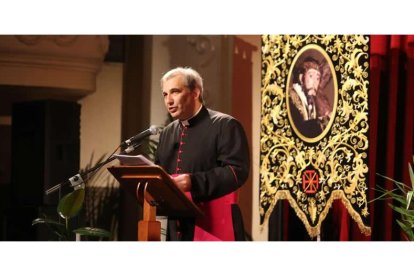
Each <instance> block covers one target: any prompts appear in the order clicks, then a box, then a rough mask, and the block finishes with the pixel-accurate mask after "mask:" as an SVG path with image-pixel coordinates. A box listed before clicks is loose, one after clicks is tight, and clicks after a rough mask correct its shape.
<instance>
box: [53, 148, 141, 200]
mask: <svg viewBox="0 0 414 276" xmlns="http://www.w3.org/2000/svg"><path fill="white" fill-rule="evenodd" d="M139 146H141V144H138V143H136V144H133V145H130V146H129V147H128V148H126V149H125V150H123V151H122V152H121V154H127V153H130V152H132V151H133V150H135V149H136V148H138V147H139ZM115 159H116V156H114V155H113V154H112V155H111V156H110V157H108V158H107V159H106V160H105V161H102V162H100V163H98V164H96V165H95V166H94V167H92V168H90V169H89V170H87V171H85V172H82V173H78V174H75V175H74V176H72V177H70V178H69V179H68V180H66V181H63V182H61V183H59V184H57V185H55V186H53V187H52V188H50V189H48V190H46V191H45V194H46V195H49V194H51V193H53V192H55V191H56V190H60V189H61V188H62V187H65V186H67V185H70V187H73V189H74V190H77V189H79V188H81V187H82V185H83V184H85V182H84V179H88V178H87V177H88V175H89V174H90V173H92V172H94V171H96V170H98V169H99V168H101V167H102V166H104V165H106V164H108V163H109V162H111V161H113V160H115Z"/></svg>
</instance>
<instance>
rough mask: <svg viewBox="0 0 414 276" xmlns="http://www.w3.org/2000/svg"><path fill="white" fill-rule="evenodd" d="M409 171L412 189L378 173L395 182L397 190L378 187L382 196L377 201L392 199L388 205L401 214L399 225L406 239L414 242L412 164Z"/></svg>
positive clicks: (413, 175)
mask: <svg viewBox="0 0 414 276" xmlns="http://www.w3.org/2000/svg"><path fill="white" fill-rule="evenodd" d="M413 163H414V156H413ZM408 171H409V174H410V180H411V187H410V186H408V185H406V184H404V183H402V182H399V181H396V180H394V179H392V178H390V177H387V176H384V175H381V174H379V173H377V175H379V176H381V177H383V178H385V179H387V180H390V181H392V182H394V183H395V185H396V188H395V189H393V190H391V191H389V190H387V189H385V188H383V187H378V188H377V190H378V191H380V192H381V193H382V195H381V196H380V197H378V198H376V199H383V200H384V199H392V202H391V203H389V204H388V205H389V206H390V207H391V208H392V209H393V210H394V211H395V212H397V213H398V214H400V219H397V223H398V225H399V226H400V227H401V229H402V230H403V232H404V234H405V237H406V239H407V240H410V241H414V206H413V205H414V204H412V202H411V199H412V197H413V192H414V173H413V168H412V166H411V164H408Z"/></svg>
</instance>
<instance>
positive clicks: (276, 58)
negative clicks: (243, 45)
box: [260, 35, 371, 237]
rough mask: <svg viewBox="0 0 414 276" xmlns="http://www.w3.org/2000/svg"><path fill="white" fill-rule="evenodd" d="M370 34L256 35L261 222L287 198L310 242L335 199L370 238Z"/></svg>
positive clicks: (318, 230)
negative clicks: (259, 46) (259, 51)
mask: <svg viewBox="0 0 414 276" xmlns="http://www.w3.org/2000/svg"><path fill="white" fill-rule="evenodd" d="M368 77H369V36H364V35H292V36H290V35H264V36H262V91H261V93H262V109H261V140H260V146H261V148H260V220H261V221H260V222H261V224H263V223H264V221H265V220H268V218H269V216H270V214H271V212H272V211H273V208H274V206H275V205H276V202H277V201H278V200H279V199H287V200H288V201H289V203H290V205H291V207H292V208H293V209H294V210H295V212H296V214H297V215H298V217H299V218H300V219H301V221H302V222H303V223H304V225H305V227H306V229H307V231H308V234H309V235H310V236H311V237H316V236H317V235H318V234H320V228H321V224H322V222H323V220H324V219H325V217H326V215H327V213H328V211H329V208H330V207H331V205H332V202H333V200H335V199H341V200H342V202H343V204H344V206H345V207H346V208H347V210H348V212H349V214H350V215H351V217H352V218H353V219H354V220H355V221H356V222H357V223H358V226H359V228H360V230H361V232H363V233H365V234H366V235H370V233H371V228H370V227H369V226H367V225H368V202H367V195H366V193H365V192H366V190H367V185H366V183H367V179H366V177H367V173H368V165H367V155H368V152H367V151H368V138H367V136H368V85H369V79H368Z"/></svg>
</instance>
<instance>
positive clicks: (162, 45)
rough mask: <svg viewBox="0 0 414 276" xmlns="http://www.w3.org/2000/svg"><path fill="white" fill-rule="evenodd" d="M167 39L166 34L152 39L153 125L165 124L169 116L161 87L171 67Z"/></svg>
mask: <svg viewBox="0 0 414 276" xmlns="http://www.w3.org/2000/svg"><path fill="white" fill-rule="evenodd" d="M167 39H168V36H166V35H155V36H153V40H152V47H153V48H152V72H151V76H152V78H151V111H150V112H151V114H150V122H151V125H164V123H165V120H166V119H167V116H168V114H167V111H166V109H165V107H164V103H163V99H162V93H161V87H160V79H161V76H162V75H163V74H164V73H165V72H167V71H168V70H169V69H170V67H169V61H170V57H169V53H168V49H167V47H166V41H167Z"/></svg>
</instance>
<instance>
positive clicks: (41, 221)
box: [32, 218, 68, 240]
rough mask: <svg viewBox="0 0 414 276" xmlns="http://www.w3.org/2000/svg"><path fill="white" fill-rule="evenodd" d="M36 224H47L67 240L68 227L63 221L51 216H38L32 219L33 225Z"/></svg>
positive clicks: (61, 237)
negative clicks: (50, 217)
mask: <svg viewBox="0 0 414 276" xmlns="http://www.w3.org/2000/svg"><path fill="white" fill-rule="evenodd" d="M36 224H45V225H46V226H47V227H48V228H49V229H50V230H51V231H52V232H53V233H55V234H56V235H57V236H58V237H59V238H60V239H64V240H67V239H68V235H67V232H66V227H65V225H64V224H63V223H60V222H58V221H56V220H53V219H49V218H37V219H35V220H33V221H32V226H33V225H36Z"/></svg>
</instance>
